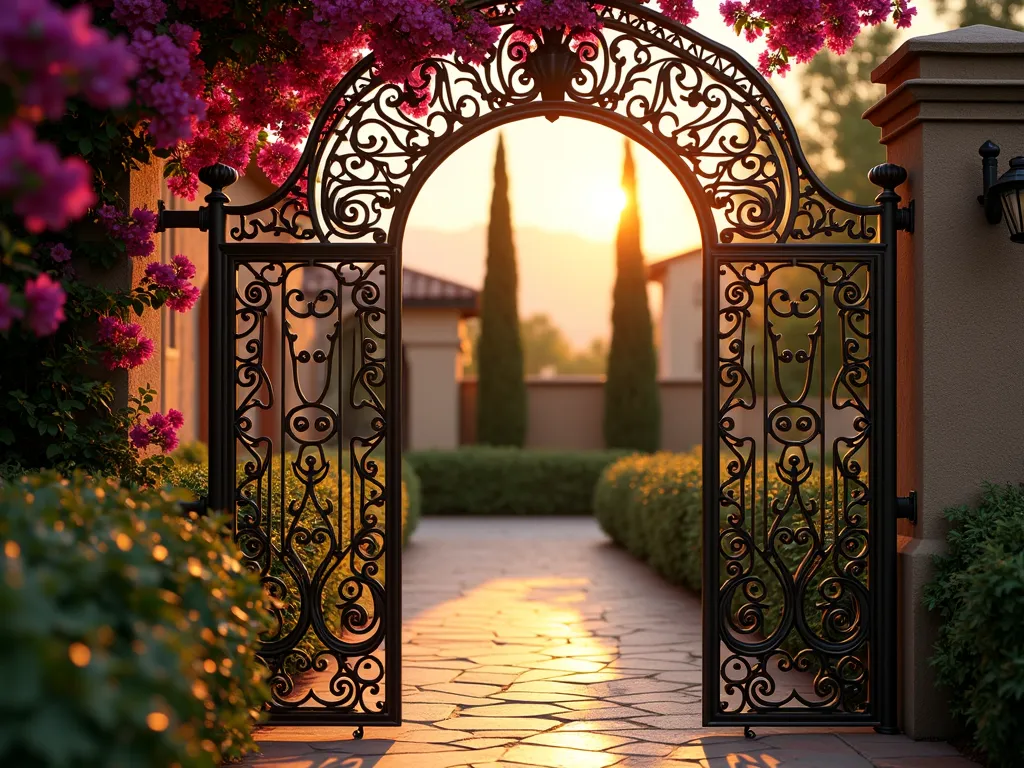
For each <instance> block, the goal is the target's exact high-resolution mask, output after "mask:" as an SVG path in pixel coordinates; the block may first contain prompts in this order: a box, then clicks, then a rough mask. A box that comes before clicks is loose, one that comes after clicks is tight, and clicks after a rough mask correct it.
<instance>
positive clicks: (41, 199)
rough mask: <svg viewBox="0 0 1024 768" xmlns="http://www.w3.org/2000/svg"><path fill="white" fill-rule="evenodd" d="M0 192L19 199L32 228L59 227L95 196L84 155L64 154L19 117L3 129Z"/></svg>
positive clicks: (21, 213) (18, 207)
mask: <svg viewBox="0 0 1024 768" xmlns="http://www.w3.org/2000/svg"><path fill="white" fill-rule="evenodd" d="M0 196H2V197H6V198H9V199H11V200H13V201H14V212H15V213H17V214H18V215H19V216H21V217H22V218H23V219H24V222H25V228H26V229H27V230H28V231H29V232H42V231H43V230H45V229H60V228H61V227H64V226H66V225H67V224H68V223H69V222H70V221H72V220H74V219H77V218H78V217H79V216H82V215H83V214H84V213H85V212H86V211H87V210H89V208H90V206H92V205H93V204H94V203H95V201H96V195H95V193H94V192H93V189H92V170H91V169H90V168H89V166H88V165H86V163H85V161H84V160H82V159H81V158H80V157H69V158H62V157H61V156H60V155H59V154H58V152H57V150H56V148H55V147H54V146H53V145H51V144H46V143H44V142H40V141H37V140H36V136H35V132H34V131H33V130H32V129H31V128H30V127H29V126H28V125H26V124H25V123H23V122H19V121H15V122H13V123H11V124H10V125H9V126H8V128H7V131H6V132H3V131H0Z"/></svg>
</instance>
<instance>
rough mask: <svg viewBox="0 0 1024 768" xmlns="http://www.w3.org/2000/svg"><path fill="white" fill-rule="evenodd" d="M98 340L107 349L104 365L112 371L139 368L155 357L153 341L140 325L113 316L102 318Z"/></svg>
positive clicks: (104, 355)
mask: <svg viewBox="0 0 1024 768" xmlns="http://www.w3.org/2000/svg"><path fill="white" fill-rule="evenodd" d="M96 339H97V341H99V343H100V344H102V345H103V346H104V347H106V349H105V351H104V352H103V364H104V365H105V366H107V368H108V369H110V370H112V371H113V370H117V369H118V368H122V369H124V370H128V369H131V368H138V367H139V366H140V365H142V364H143V363H145V362H146V361H147V360H149V358H150V357H151V356H152V355H153V341H152V340H151V339H149V338H147V337H146V336H144V335H143V333H142V326H141V325H139V324H138V323H126V322H125V321H124V320H121V319H120V318H118V317H113V316H111V315H108V316H105V317H101V318H100V328H99V332H98V333H97V334H96Z"/></svg>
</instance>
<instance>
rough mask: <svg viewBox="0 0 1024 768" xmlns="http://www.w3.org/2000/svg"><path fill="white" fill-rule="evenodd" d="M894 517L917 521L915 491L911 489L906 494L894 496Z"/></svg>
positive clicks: (912, 521)
mask: <svg viewBox="0 0 1024 768" xmlns="http://www.w3.org/2000/svg"><path fill="white" fill-rule="evenodd" d="M896 518H897V519H899V520H909V521H910V522H911V523H915V524H916V523H917V491H911V492H910V493H909V494H908V495H907V496H897V497H896Z"/></svg>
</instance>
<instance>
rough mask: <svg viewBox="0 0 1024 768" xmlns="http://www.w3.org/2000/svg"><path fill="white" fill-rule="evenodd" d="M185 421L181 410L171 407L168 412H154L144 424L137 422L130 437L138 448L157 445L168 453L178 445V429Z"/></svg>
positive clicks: (129, 433) (130, 432)
mask: <svg viewBox="0 0 1024 768" xmlns="http://www.w3.org/2000/svg"><path fill="white" fill-rule="evenodd" d="M184 423H185V417H184V416H183V415H182V413H181V411H178V410H175V409H174V408H171V409H169V410H168V411H167V413H166V414H163V413H154V414H153V415H152V416H150V417H149V418H148V419H147V420H146V423H145V424H144V425H143V424H136V425H135V426H134V427H132V428H131V430H130V431H129V432H128V438H129V439H130V440H131V441H132V445H134V446H135V447H136V448H140V449H141V448H148V447H149V446H151V445H155V446H158V447H159V448H160V449H162V450H163V451H164V452H165V453H168V452H170V451H173V450H174V449H175V448H177V447H178V430H179V429H181V427H182V425H183V424H184Z"/></svg>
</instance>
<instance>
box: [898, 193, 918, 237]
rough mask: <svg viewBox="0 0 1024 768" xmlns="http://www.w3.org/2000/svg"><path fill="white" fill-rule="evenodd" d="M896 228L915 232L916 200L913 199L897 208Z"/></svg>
mask: <svg viewBox="0 0 1024 768" xmlns="http://www.w3.org/2000/svg"><path fill="white" fill-rule="evenodd" d="M896 229H898V230H899V231H900V232H909V233H910V234H914V201H913V200H911V201H910V202H909V203H907V205H906V206H904V207H903V208H897V209H896Z"/></svg>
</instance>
